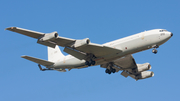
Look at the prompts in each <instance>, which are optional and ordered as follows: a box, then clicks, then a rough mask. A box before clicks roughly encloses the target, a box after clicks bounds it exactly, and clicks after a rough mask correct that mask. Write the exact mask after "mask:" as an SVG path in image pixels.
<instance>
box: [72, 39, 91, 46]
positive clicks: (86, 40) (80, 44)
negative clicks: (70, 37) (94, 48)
mask: <svg viewBox="0 0 180 101" xmlns="http://www.w3.org/2000/svg"><path fill="white" fill-rule="evenodd" d="M89 43H90V40H89V38H85V39H83V40H76V42H75V43H74V45H73V47H74V48H79V47H82V46H85V45H88V44H89Z"/></svg>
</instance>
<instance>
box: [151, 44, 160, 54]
mask: <svg viewBox="0 0 180 101" xmlns="http://www.w3.org/2000/svg"><path fill="white" fill-rule="evenodd" d="M153 48H154V49H153V50H152V52H153V53H154V54H156V53H157V52H158V51H157V50H156V49H157V48H159V46H158V45H155V46H153Z"/></svg>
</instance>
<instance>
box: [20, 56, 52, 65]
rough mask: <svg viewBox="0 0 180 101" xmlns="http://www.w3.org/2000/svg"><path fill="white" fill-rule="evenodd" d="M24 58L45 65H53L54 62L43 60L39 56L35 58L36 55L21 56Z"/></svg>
mask: <svg viewBox="0 0 180 101" xmlns="http://www.w3.org/2000/svg"><path fill="white" fill-rule="evenodd" d="M21 57H22V58H25V59H27V60H30V61H32V62H35V63H38V64H41V65H43V66H50V65H53V64H54V63H53V62H50V61H47V60H42V59H38V58H34V57H30V56H21Z"/></svg>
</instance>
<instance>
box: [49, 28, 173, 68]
mask: <svg viewBox="0 0 180 101" xmlns="http://www.w3.org/2000/svg"><path fill="white" fill-rule="evenodd" d="M171 36H172V33H171V32H168V31H166V30H163V29H154V30H149V31H144V32H141V33H138V34H134V35H131V36H128V37H125V38H121V39H118V40H115V41H112V42H108V43H105V44H103V45H104V46H109V47H112V48H116V49H120V50H122V52H120V53H119V54H112V55H111V54H110V55H109V56H107V57H102V58H101V59H98V60H95V61H96V64H95V65H100V64H102V63H106V62H111V61H114V60H116V59H118V58H121V57H123V56H126V55H128V54H133V53H137V52H140V51H143V50H147V49H150V48H153V46H155V45H158V46H160V45H162V44H163V43H165V42H166V41H167V40H169V39H170V38H171ZM73 67H75V68H84V67H88V66H86V65H85V60H79V59H77V58H75V57H74V56H71V55H68V56H66V57H65V58H64V59H63V60H61V61H58V62H56V63H55V64H54V65H53V66H51V67H50V68H57V69H58V68H69V69H71V68H73Z"/></svg>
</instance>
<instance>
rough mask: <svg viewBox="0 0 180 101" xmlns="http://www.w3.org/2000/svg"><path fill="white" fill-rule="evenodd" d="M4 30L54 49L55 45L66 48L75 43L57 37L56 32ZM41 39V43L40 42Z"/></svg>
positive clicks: (19, 29)
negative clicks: (30, 38)
mask: <svg viewBox="0 0 180 101" xmlns="http://www.w3.org/2000/svg"><path fill="white" fill-rule="evenodd" d="M5 30H9V31H13V32H17V33H20V34H23V35H26V36H29V37H32V38H35V39H38V41H37V43H39V44H42V45H46V46H49V47H53V48H55V46H56V44H57V45H59V46H62V47H64V46H68V45H71V44H72V43H73V42H75V40H74V39H69V38H64V37H60V36H58V34H57V32H52V33H46V34H45V33H41V32H36V31H32V30H27V29H23V28H19V27H9V28H6V29H5ZM41 39H42V41H41Z"/></svg>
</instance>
